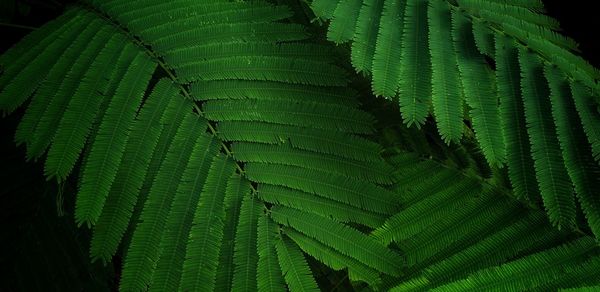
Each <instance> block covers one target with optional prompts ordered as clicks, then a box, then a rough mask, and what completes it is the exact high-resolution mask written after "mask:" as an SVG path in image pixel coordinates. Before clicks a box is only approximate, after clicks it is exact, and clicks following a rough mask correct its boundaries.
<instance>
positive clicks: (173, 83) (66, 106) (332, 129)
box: [0, 0, 402, 291]
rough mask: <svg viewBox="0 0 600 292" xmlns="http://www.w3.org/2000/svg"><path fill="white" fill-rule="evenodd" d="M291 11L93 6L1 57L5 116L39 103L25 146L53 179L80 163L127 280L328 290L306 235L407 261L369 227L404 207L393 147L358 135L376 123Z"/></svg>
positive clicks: (94, 249) (181, 286)
mask: <svg viewBox="0 0 600 292" xmlns="http://www.w3.org/2000/svg"><path fill="white" fill-rule="evenodd" d="M290 15H291V11H290V10H289V9H288V8H286V7H284V6H273V5H271V4H268V3H265V2H249V3H243V2H226V1H211V2H210V3H209V2H197V1H188V0H178V1H169V2H164V1H153V0H144V1H134V2H131V1H120V0H118V1H91V2H89V3H86V4H82V5H76V6H73V7H71V8H70V9H69V10H68V11H67V12H66V13H65V14H64V15H62V16H61V17H59V18H58V19H56V20H54V21H53V22H51V23H50V24H48V25H46V26H44V27H43V28H41V29H40V30H38V31H35V32H33V33H32V34H30V35H28V36H27V37H26V38H25V39H24V40H23V41H22V42H20V43H19V44H18V45H17V46H15V47H14V48H12V49H11V50H9V51H8V52H7V53H6V54H4V55H3V56H2V58H1V59H0V64H1V66H2V72H3V73H2V75H1V76H0V84H1V88H2V90H1V92H0V108H1V109H2V111H3V113H4V114H7V113H11V112H13V111H14V110H15V109H16V108H17V107H19V106H21V105H22V104H24V103H25V102H27V101H28V100H30V101H29V103H28V105H27V110H26V113H25V115H24V117H23V119H22V121H21V124H20V125H19V127H18V130H17V134H16V141H17V142H18V143H20V144H24V145H25V146H26V147H27V153H28V158H29V159H33V160H35V159H42V157H43V156H44V155H45V156H46V157H45V164H44V165H45V168H44V173H45V175H46V177H47V178H48V179H55V180H57V181H59V182H63V181H65V179H66V178H67V177H69V176H70V175H73V172H79V189H78V193H77V198H76V208H75V220H76V222H77V223H78V224H79V225H87V226H90V227H93V238H92V240H91V248H90V254H91V258H92V260H101V261H104V262H107V261H110V260H111V258H112V257H113V255H115V253H116V252H117V251H118V250H119V247H120V246H121V247H122V249H123V251H124V264H123V269H122V277H121V281H120V284H119V286H120V289H121V290H123V291H139V290H145V289H150V290H152V291H175V290H180V291H196V290H198V291H210V290H218V291H226V290H230V289H231V290H236V291H238V290H240V291H253V290H257V289H258V290H261V291H265V290H279V289H280V288H282V287H284V285H286V284H287V286H288V287H289V288H290V289H292V290H296V289H307V290H310V289H316V288H317V285H316V283H315V280H314V279H313V278H312V272H311V270H310V269H309V268H308V266H307V264H306V259H305V255H304V253H303V252H302V249H301V248H300V247H299V246H298V243H296V242H295V241H293V240H292V239H291V238H292V237H293V236H296V238H297V237H298V236H301V237H302V238H304V239H305V240H310V242H311V244H313V245H319V246H323V247H327V248H328V256H327V257H326V258H323V259H322V260H323V261H331V260H336V259H337V261H338V262H340V263H341V265H342V266H343V267H344V268H349V269H351V271H352V272H351V278H352V279H356V280H362V281H370V280H372V279H374V278H377V277H379V276H380V275H382V274H386V275H398V274H399V273H400V269H401V267H402V259H401V257H400V256H399V255H398V254H397V252H396V251H393V250H391V249H389V248H387V247H385V246H384V245H383V244H381V243H379V242H377V241H375V240H373V239H372V238H370V237H368V235H367V234H365V233H363V232H362V231H359V230H358V229H356V227H357V226H358V225H364V226H367V227H376V226H378V225H379V224H381V223H382V222H383V221H384V219H385V216H386V215H389V214H392V213H394V212H396V211H397V210H398V206H399V202H398V201H397V198H396V197H395V194H394V193H393V192H391V191H389V190H387V189H385V188H384V187H383V186H384V185H390V184H391V183H393V178H392V177H391V176H390V173H391V167H390V166H389V165H388V164H387V163H386V162H384V160H383V159H382V158H381V157H380V156H379V153H378V152H379V151H380V150H381V147H380V146H379V145H378V144H376V143H374V142H371V141H369V140H367V139H365V138H364V137H361V136H360V135H363V134H369V133H371V132H372V131H373V126H372V124H373V118H372V117H371V116H370V115H369V114H367V113H365V112H363V111H362V110H360V109H358V105H359V103H358V101H357V100H356V93H355V92H353V91H352V90H351V89H349V88H347V87H346V85H347V81H346V77H345V76H346V74H345V72H344V70H342V69H341V68H340V67H338V66H336V65H335V64H332V63H330V61H329V60H331V59H333V58H332V57H331V53H332V50H330V49H329V48H328V47H327V46H324V45H317V44H314V43H312V42H311V41H310V40H308V38H309V35H308V33H307V31H306V29H305V28H304V27H302V26H301V25H297V24H291V23H286V22H283V21H280V20H283V19H286V18H287V17H289V16H290ZM174 32H175V33H174ZM299 218H304V219H306V220H301V221H298V220H299ZM322 222H328V224H329V223H330V226H327V227H335V229H330V228H327V229H326V230H323V227H324V226H322V225H321V224H322ZM350 223H356V224H358V225H350ZM284 226H285V231H283V229H282V228H284ZM323 231H327V232H328V233H326V234H329V236H327V237H325V236H322V235H323V234H322V232H323ZM288 232H289V234H290V235H289V236H288V235H287V233H288ZM292 234H293V235H292ZM378 258H380V259H385V261H379V260H377V259H378ZM347 262H348V263H350V264H348V263H347ZM338 267H341V266H338ZM256 274H258V277H255V275H256Z"/></svg>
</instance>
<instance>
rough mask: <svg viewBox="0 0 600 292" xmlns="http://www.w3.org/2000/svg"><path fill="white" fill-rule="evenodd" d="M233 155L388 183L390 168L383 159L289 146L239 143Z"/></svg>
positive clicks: (254, 160) (238, 158)
mask: <svg viewBox="0 0 600 292" xmlns="http://www.w3.org/2000/svg"><path fill="white" fill-rule="evenodd" d="M232 153H233V155H234V157H235V158H236V159H237V160H239V161H243V162H270V163H277V164H284V165H294V166H299V167H303V168H308V169H315V170H319V171H324V172H329V173H332V174H338V175H344V176H347V177H350V178H353V179H361V180H366V181H371V182H373V183H377V184H384V185H389V184H391V183H392V182H393V181H392V177H391V176H390V172H391V171H392V169H391V167H390V166H389V165H387V164H385V163H384V162H383V161H379V162H375V161H371V162H364V161H358V160H350V159H347V158H341V157H337V156H334V155H325V154H320V153H316V152H311V151H305V150H301V149H295V148H293V147H291V146H289V145H286V144H282V145H277V146H276V145H270V144H259V143H246V142H238V143H235V144H234V145H233V147H232Z"/></svg>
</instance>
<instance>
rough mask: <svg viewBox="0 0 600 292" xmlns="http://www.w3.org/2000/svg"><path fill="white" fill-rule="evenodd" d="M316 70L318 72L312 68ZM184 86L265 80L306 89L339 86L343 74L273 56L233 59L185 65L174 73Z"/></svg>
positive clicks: (343, 80) (330, 67) (333, 68)
mask: <svg viewBox="0 0 600 292" xmlns="http://www.w3.org/2000/svg"><path fill="white" fill-rule="evenodd" d="M317 66H318V67H320V69H321V70H319V72H318V73H317V72H314V70H313V69H312V68H315V67H317ZM176 70H177V73H178V76H179V77H180V78H181V79H182V80H183V81H185V82H192V81H196V80H225V79H241V80H266V81H279V82H287V83H296V84H306V85H319V86H342V85H345V84H346V78H345V76H344V75H345V74H344V73H343V71H341V70H340V68H339V67H337V66H334V65H328V64H322V63H319V62H315V61H312V60H311V61H308V60H303V59H301V58H296V59H294V60H293V62H290V59H289V58H282V57H276V56H239V57H238V56H236V57H230V58H219V59H211V60H208V61H199V62H193V63H188V64H185V65H183V66H181V67H179V68H177V69H176Z"/></svg>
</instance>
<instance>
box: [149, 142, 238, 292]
mask: <svg viewBox="0 0 600 292" xmlns="http://www.w3.org/2000/svg"><path fill="white" fill-rule="evenodd" d="M193 147H194V148H193V150H192V152H191V154H190V161H189V162H188V164H187V165H186V167H185V170H184V172H183V175H182V177H181V183H180V185H179V186H178V187H177V191H176V193H175V196H174V197H173V201H172V203H171V207H170V208H169V215H168V216H167V220H166V224H165V229H166V230H165V232H164V234H163V236H162V238H161V241H160V245H159V248H160V255H159V258H158V261H157V262H156V268H155V270H154V273H153V274H152V279H151V283H152V285H151V288H150V290H155V291H165V290H171V291H172V290H175V289H177V287H178V284H179V280H180V279H179V276H180V273H181V266H182V264H183V262H184V258H185V249H186V245H187V240H188V234H189V232H190V229H191V227H192V219H193V214H194V211H195V209H196V205H197V204H198V201H199V196H200V193H201V191H202V189H203V186H204V184H205V182H206V180H207V178H208V174H209V169H210V167H211V164H210V162H211V158H212V157H214V156H216V155H217V153H218V150H219V145H218V142H217V141H216V140H215V139H213V138H212V137H210V136H208V135H199V137H198V139H197V140H196V143H195V145H194V146H193ZM234 179H235V178H230V181H229V182H228V185H229V184H230V183H231V180H234ZM228 191H229V189H228ZM228 195H229V194H227V193H226V196H228Z"/></svg>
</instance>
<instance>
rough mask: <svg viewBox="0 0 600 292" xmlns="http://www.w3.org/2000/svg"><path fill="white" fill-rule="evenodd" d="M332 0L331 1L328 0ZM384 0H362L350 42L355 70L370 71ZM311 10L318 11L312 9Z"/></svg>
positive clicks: (367, 72)
mask: <svg viewBox="0 0 600 292" xmlns="http://www.w3.org/2000/svg"><path fill="white" fill-rule="evenodd" d="M330 2H333V1H330ZM383 3H384V0H364V1H363V5H362V7H361V8H360V12H359V14H358V20H357V21H356V29H355V31H354V38H353V42H352V55H351V58H352V66H354V68H355V69H356V71H357V72H363V73H365V74H369V73H371V65H372V64H373V55H374V54H375V42H376V40H377V32H378V31H379V27H380V25H379V23H380V17H381V10H382V9H383ZM313 11H319V10H315V9H313Z"/></svg>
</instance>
